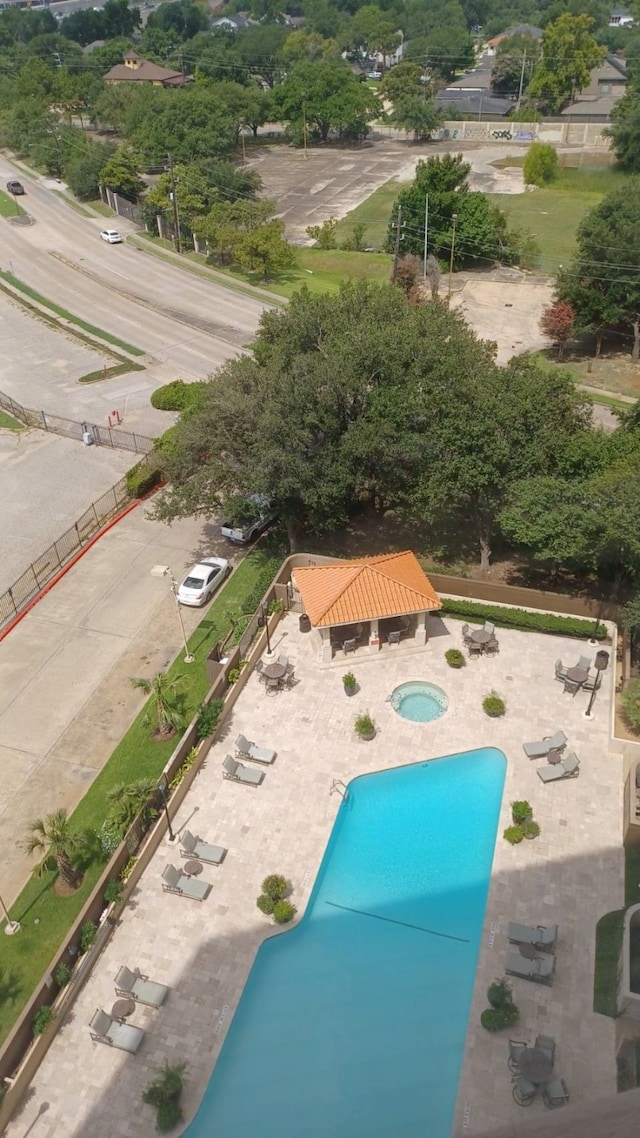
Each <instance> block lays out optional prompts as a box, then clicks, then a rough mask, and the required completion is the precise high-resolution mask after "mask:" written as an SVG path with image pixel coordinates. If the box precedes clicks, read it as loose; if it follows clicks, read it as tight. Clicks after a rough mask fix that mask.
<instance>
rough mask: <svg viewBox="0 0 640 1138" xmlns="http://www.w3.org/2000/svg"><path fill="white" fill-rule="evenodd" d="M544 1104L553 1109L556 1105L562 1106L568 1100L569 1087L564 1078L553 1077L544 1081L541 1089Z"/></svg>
mask: <svg viewBox="0 0 640 1138" xmlns="http://www.w3.org/2000/svg"><path fill="white" fill-rule="evenodd" d="M542 1098H543V1101H544V1105H545V1106H548V1107H549V1109H550V1110H553V1109H554V1107H556V1106H564V1105H565V1103H567V1102H568V1101H569V1088H568V1087H567V1084H566V1083H565V1081H564V1079H553V1080H552V1081H551V1082H549V1083H545V1085H544V1087H543V1089H542Z"/></svg>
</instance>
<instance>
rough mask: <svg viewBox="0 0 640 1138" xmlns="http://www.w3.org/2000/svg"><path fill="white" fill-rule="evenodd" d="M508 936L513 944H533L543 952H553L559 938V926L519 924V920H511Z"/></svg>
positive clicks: (508, 926)
mask: <svg viewBox="0 0 640 1138" xmlns="http://www.w3.org/2000/svg"><path fill="white" fill-rule="evenodd" d="M507 937H508V939H509V941H510V943H511V944H531V945H533V947H534V948H538V949H540V950H541V952H552V951H553V946H554V944H555V943H556V941H557V939H558V926H557V925H549V926H548V928H547V927H545V925H535V926H534V925H519V924H518V923H517V921H509V924H508V925H507Z"/></svg>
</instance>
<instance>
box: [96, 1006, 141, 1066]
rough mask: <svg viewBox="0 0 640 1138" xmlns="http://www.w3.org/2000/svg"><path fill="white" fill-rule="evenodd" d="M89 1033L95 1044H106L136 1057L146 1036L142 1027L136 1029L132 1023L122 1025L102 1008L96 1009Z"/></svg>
mask: <svg viewBox="0 0 640 1138" xmlns="http://www.w3.org/2000/svg"><path fill="white" fill-rule="evenodd" d="M89 1031H90V1032H91V1038H92V1040H93V1042H94V1043H106V1044H107V1045H108V1046H109V1047H118V1048H119V1049H120V1051H128V1052H129V1053H130V1054H131V1055H135V1053H136V1051H137V1050H138V1048H139V1046H140V1044H141V1043H142V1040H143V1039H144V1035H145V1033H144V1031H143V1030H142V1028H141V1027H134V1025H133V1024H132V1023H120V1022H119V1021H118V1020H115V1019H112V1018H111V1016H110V1015H107V1013H106V1012H105V1011H103V1010H102V1008H96V1010H95V1012H94V1013H93V1015H92V1017H91V1021H90V1023H89Z"/></svg>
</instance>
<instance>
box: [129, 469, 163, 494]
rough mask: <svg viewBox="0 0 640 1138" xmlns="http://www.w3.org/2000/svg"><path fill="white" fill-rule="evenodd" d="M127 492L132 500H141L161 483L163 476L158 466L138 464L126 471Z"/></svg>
mask: <svg viewBox="0 0 640 1138" xmlns="http://www.w3.org/2000/svg"><path fill="white" fill-rule="evenodd" d="M126 479H127V491H128V493H129V494H130V496H131V497H132V498H142V497H144V495H145V494H148V493H149V491H150V490H153V488H154V486H157V485H158V483H159V482H162V479H163V474H162V470H161V469H160V467H159V466H150V465H148V464H147V463H146V462H139V463H138V465H137V466H133V467H132V468H131V470H128V471H127V475H126Z"/></svg>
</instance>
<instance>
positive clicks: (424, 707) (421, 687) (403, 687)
mask: <svg viewBox="0 0 640 1138" xmlns="http://www.w3.org/2000/svg"><path fill="white" fill-rule="evenodd" d="M389 702H390V704H391V706H392V708H393V710H394V711H397V713H398V715H401V716H402V718H403V719H410V720H411V722H412V723H433V721H434V719H439V718H440V716H441V715H444V713H445V711H446V710H447V708H448V707H449V700H448V698H447V694H446V692H443V690H442V688H439V687H438V686H437V684H429V683H427V682H426V681H425V680H409V681H408V682H407V683H404V684H400V685H399V687H397V688H394V689H393V691H392V692H391V695H390V696H389Z"/></svg>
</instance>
